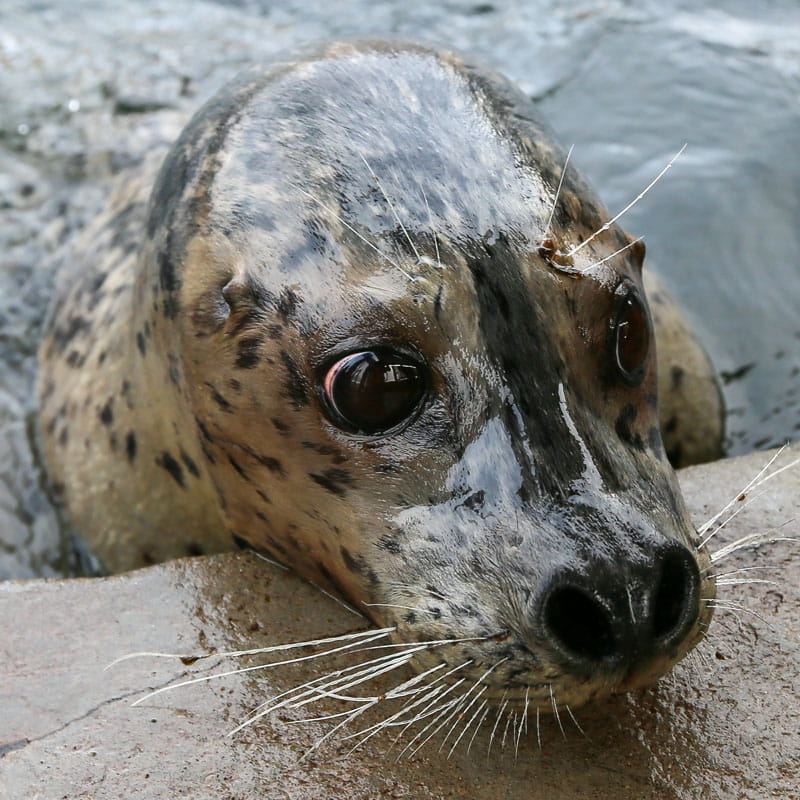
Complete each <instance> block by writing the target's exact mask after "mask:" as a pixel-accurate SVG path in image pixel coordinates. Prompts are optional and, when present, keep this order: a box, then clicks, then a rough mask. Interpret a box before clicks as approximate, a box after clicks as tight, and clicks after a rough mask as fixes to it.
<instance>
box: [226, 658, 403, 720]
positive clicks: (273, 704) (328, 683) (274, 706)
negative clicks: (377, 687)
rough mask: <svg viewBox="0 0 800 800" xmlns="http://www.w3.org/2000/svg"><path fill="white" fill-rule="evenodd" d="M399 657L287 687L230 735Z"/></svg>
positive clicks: (347, 668)
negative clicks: (279, 710) (281, 709)
mask: <svg viewBox="0 0 800 800" xmlns="http://www.w3.org/2000/svg"><path fill="white" fill-rule="evenodd" d="M399 658H400V659H402V658H403V656H402V655H401V656H399V657H398V655H397V654H396V653H392V654H390V655H384V656H380V657H379V658H375V659H372V660H371V661H367V662H365V663H361V664H351V665H350V666H348V667H343V668H342V669H339V670H335V671H334V672H329V673H328V674H327V675H322V676H321V677H319V678H314V679H313V680H311V681H308V682H307V683H304V684H301V685H300V686H293V687H292V688H291V689H287V690H286V691H284V692H281V693H280V694H278V695H275V696H274V697H271V698H270V699H269V700H266V701H264V702H263V703H261V704H260V705H259V706H257V707H256V708H255V709H254V710H253V711H252V712H250V714H249V715H248V717H247V719H245V720H244V721H243V722H242V723H240V724H239V725H238V726H237V727H236V728H234V729H233V730H232V731H230V732H229V735H233V734H234V733H237V732H238V731H240V730H242V729H243V728H245V727H247V726H248V725H252V724H253V723H254V722H256V721H257V720H259V719H261V718H262V717H265V716H266V715H267V714H271V713H272V712H273V711H277V710H278V709H280V708H284V707H286V706H289V705H291V704H293V703H296V702H298V701H300V700H301V699H304V698H306V697H312V698H313V699H318V698H319V697H320V696H321V695H320V692H323V693H324V691H325V690H327V689H330V688H332V687H336V686H339V685H340V684H342V683H346V682H347V681H348V680H350V679H352V678H354V677H357V676H360V675H369V676H372V674H373V673H374V671H375V670H376V669H380V667H381V666H382V665H383V664H386V663H391V662H392V661H393V660H397V659H399ZM278 701H280V702H278Z"/></svg>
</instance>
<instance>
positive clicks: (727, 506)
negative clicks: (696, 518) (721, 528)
mask: <svg viewBox="0 0 800 800" xmlns="http://www.w3.org/2000/svg"><path fill="white" fill-rule="evenodd" d="M787 447H788V445H783V447H780V448H779V449H778V450H776V451H775V453H773V455H772V456H771V457H770V458H769V460H768V461H767V463H766V464H764V466H763V467H762V468H761V469H760V470H759V471H758V473H756V475H755V477H754V478H752V479H751V480H750V481H749V482H748V483H747V485H746V486H745V487H744V489H742V490H741V491H739V492H737V493H736V494H735V495H734V496H733V497H732V498H731V499H730V500H729V501H728V502H727V503H726V504H725V505H724V506H723V507H722V508H721V509H720V510H719V511H718V512H717V513H716V514H714V516H712V517H711V518H710V519H709V520H707V521H706V522H704V523H703V524H702V525H701V526H700V527H699V528H698V529H697V533H698V534H699V535H700V536H701V537H702V536H703V535H704V534H705V533H706V532H707V531H708V530H709V529H710V528H711V527H712V526H713V525H714V524H715V523H716V522H717V520H718V519H719V518H720V517H721V516H722V515H723V514H725V513H726V512H727V511H728V510H729V509H730V508H731V507H733V506H734V505H736V503H739V502H742V501H743V500H744V499H745V497H746V496H747V494H748V492H749V491H750V490H751V489H753V488H755V487H756V486H760V485H761V484H760V483H759V481H760V479H761V477H762V476H763V475H764V473H765V472H766V471H767V470H768V469H769V468H770V467H771V466H772V465H773V464H774V463H775V462H776V461H777V460H778V459H779V458H780V457H781V455H782V454H783V452H784V450H786V448H787ZM794 463H796V462H793V463H792V464H789V465H787V466H793V464H794ZM781 469H784V468H781ZM774 474H775V475H777V474H778V472H775V473H774ZM771 477H772V476H768V477H767V478H766V480H770V478H771ZM709 538H710V537H709ZM705 541H707V540H703V542H701V544H700V545H699V547H702V546H703V545H704V544H705Z"/></svg>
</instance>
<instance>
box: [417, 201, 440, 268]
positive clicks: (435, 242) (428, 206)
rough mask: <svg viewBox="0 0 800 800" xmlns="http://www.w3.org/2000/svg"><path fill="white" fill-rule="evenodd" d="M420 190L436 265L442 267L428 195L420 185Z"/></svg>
mask: <svg viewBox="0 0 800 800" xmlns="http://www.w3.org/2000/svg"><path fill="white" fill-rule="evenodd" d="M420 191H421V192H422V199H423V200H424V201H425V208H427V209H428V225H430V228H431V235H432V236H433V249H434V251H435V253H436V266H438V267H439V269H442V259H441V258H440V256H439V237H438V236H437V234H436V231H435V230H434V227H433V214H432V213H431V207H430V205H429V204H428V195H427V194H425V190H424V189H423V188H422V187H420Z"/></svg>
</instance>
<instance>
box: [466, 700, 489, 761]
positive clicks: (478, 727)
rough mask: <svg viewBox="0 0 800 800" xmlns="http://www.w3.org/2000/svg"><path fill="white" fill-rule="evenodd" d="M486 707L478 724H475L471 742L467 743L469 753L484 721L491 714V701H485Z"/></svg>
mask: <svg viewBox="0 0 800 800" xmlns="http://www.w3.org/2000/svg"><path fill="white" fill-rule="evenodd" d="M484 706H485V707H486V708H485V709H484V712H483V714H481V718H480V719H479V720H478V724H477V725H476V726H475V730H474V731H473V732H472V736H470V738H469V744H468V745H467V755H469V751H470V750H472V743H473V742H474V741H475V737H476V736H477V735H478V731H479V730H480V729H481V728H482V727H483V721H484V720H485V719H486V717H487V716H489V711H490V710H491V705H489V701H488V700H486V701H484Z"/></svg>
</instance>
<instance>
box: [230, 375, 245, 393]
mask: <svg viewBox="0 0 800 800" xmlns="http://www.w3.org/2000/svg"><path fill="white" fill-rule="evenodd" d="M228 386H230V387H231V389H233V391H234V392H241V391H242V384H241V383H239V381H237V380H236V378H230V379H229V380H228Z"/></svg>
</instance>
